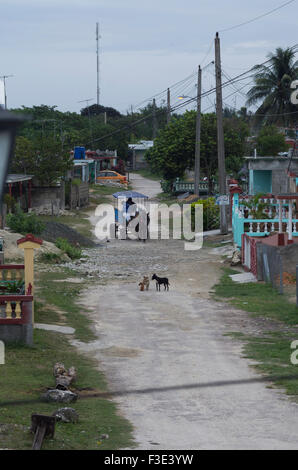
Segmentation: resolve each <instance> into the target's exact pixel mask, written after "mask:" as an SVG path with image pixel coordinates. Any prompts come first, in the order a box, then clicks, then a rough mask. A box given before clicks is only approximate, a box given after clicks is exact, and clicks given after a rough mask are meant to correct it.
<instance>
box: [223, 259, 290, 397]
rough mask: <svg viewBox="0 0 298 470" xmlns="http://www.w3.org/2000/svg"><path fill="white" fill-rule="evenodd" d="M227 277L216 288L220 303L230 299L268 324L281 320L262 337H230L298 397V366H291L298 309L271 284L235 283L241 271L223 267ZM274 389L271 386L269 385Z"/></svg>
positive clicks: (276, 382) (262, 369)
mask: <svg viewBox="0 0 298 470" xmlns="http://www.w3.org/2000/svg"><path fill="white" fill-rule="evenodd" d="M223 271H224V275H223V276H222V278H221V280H220V282H219V283H218V284H217V285H216V286H214V290H215V298H216V299H217V300H228V301H229V303H231V304H232V305H234V306H235V307H237V308H239V309H242V310H245V311H247V312H249V313H250V314H251V316H252V317H259V318H261V319H266V320H267V321H268V324H270V320H272V322H274V321H275V322H276V321H278V322H279V323H278V324H276V328H277V329H276V330H275V331H262V330H261V328H262V326H261V325H260V331H259V335H258V336H252V335H245V334H243V333H242V332H237V331H236V332H230V333H228V335H229V336H231V337H233V338H234V339H235V340H239V341H242V342H244V354H245V357H247V358H249V359H252V360H253V361H254V362H257V363H258V364H256V365H254V367H255V368H256V369H257V370H258V371H259V372H261V373H263V374H265V375H266V376H267V377H269V378H271V377H272V382H273V384H274V386H276V387H279V388H282V389H284V390H285V392H286V393H287V394H289V395H292V396H297V395H298V366H297V365H293V364H292V363H291V360H290V359H291V354H292V353H293V350H292V349H291V343H292V341H294V340H298V328H297V327H298V308H297V307H296V305H293V304H291V303H290V302H288V300H287V298H286V297H285V296H284V295H280V294H279V293H278V292H277V290H276V289H274V288H273V287H272V286H271V285H270V284H264V283H245V284H238V283H235V282H234V281H232V279H231V278H230V277H229V274H236V273H237V271H235V270H232V269H229V268H223ZM267 386H268V387H270V385H267Z"/></svg>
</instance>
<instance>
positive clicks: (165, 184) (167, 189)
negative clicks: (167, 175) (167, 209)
mask: <svg viewBox="0 0 298 470" xmlns="http://www.w3.org/2000/svg"><path fill="white" fill-rule="evenodd" d="M160 186H161V189H162V190H163V192H164V193H166V194H169V193H172V192H173V191H172V188H173V181H167V180H161V182H160Z"/></svg>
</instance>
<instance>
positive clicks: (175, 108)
mask: <svg viewBox="0 0 298 470" xmlns="http://www.w3.org/2000/svg"><path fill="white" fill-rule="evenodd" d="M297 45H298V44H294V46H292V47H291V48H289V49H294V48H296V47H297ZM269 62H271V58H269V59H267V60H265V61H264V62H262V63H261V64H258V65H266V64H268V63H269ZM254 69H255V66H254V67H251V68H250V69H249V70H247V71H246V72H243V73H241V74H239V75H237V76H236V77H234V78H232V79H230V80H229V81H228V82H224V83H222V85H221V87H222V89H223V88H225V87H227V86H228V85H230V84H231V83H237V82H239V81H242V80H247V79H248V78H251V77H254V74H253V75H250V76H246V77H245V75H247V74H249V73H250V72H253V71H254ZM192 75H193V74H192ZM189 77H190V76H189ZM189 77H187V78H189ZM184 80H186V79H184ZM182 81H183V80H182ZM178 83H181V81H180V82H177V83H176V84H175V85H177V84H178ZM245 86H247V84H245ZM216 89H217V88H216V87H213V88H211V89H210V90H208V91H207V92H205V93H203V94H202V95H201V98H204V97H205V96H208V95H210V94H212V93H214V92H215V91H216ZM237 92H239V91H237ZM232 94H234V93H232ZM159 95H160V93H159ZM229 96H231V95H229ZM229 96H228V97H229ZM228 97H226V98H225V99H227V98H228ZM195 100H197V96H195V97H193V98H189V99H188V100H187V101H185V102H183V103H180V104H178V105H177V106H174V107H171V112H174V111H177V110H179V109H181V108H183V107H185V106H187V105H188V104H190V103H192V102H193V101H195ZM160 112H164V110H161V111H157V112H156V115H157V114H160ZM153 114H154V113H150V114H148V115H147V116H145V117H143V118H140V119H138V120H137V121H134V122H132V123H130V124H127V125H126V126H124V127H122V128H121V129H117V130H115V131H114V132H111V133H109V134H107V135H105V136H102V137H99V138H97V139H93V141H92V142H88V144H91V143H93V142H98V141H100V140H104V139H106V138H108V137H111V136H112V135H115V134H117V133H119V132H122V131H124V130H126V129H131V128H132V127H133V126H135V125H137V124H139V123H141V122H143V121H145V120H147V119H148V118H150V117H152V116H153Z"/></svg>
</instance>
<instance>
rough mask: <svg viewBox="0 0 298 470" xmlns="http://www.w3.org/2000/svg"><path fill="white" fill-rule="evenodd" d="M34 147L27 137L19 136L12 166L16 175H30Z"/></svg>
mask: <svg viewBox="0 0 298 470" xmlns="http://www.w3.org/2000/svg"><path fill="white" fill-rule="evenodd" d="M33 153H34V147H33V144H32V142H31V140H29V139H27V138H26V137H22V136H18V137H17V138H16V143H15V153H14V158H13V160H12V164H11V170H10V171H12V172H14V173H24V174H25V175H26V174H30V168H32V156H33Z"/></svg>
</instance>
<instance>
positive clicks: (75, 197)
mask: <svg viewBox="0 0 298 470" xmlns="http://www.w3.org/2000/svg"><path fill="white" fill-rule="evenodd" d="M88 203H89V184H88V183H84V182H81V183H80V184H71V186H70V209H75V208H76V207H83V206H87V205H88Z"/></svg>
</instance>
